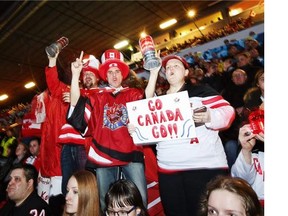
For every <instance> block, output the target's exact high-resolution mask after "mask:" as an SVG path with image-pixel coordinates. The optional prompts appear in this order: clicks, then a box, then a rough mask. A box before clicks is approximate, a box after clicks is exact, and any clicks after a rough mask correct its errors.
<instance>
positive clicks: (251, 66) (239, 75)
mask: <svg viewBox="0 0 288 216" xmlns="http://www.w3.org/2000/svg"><path fill="white" fill-rule="evenodd" d="M251 25H252V20H251V19H250V17H249V18H248V19H239V20H236V21H234V22H232V23H230V24H228V25H226V26H224V27H223V28H222V29H218V30H213V31H211V32H209V34H208V35H203V36H202V37H195V38H194V39H190V40H188V41H185V42H184V43H183V44H175V45H174V46H173V47H172V48H171V49H167V50H162V52H161V56H165V55H167V54H171V53H175V52H179V51H180V50H182V49H186V48H189V47H193V46H197V45H201V44H204V43H207V42H208V41H211V40H215V39H218V38H221V37H223V36H226V35H229V34H231V33H234V32H237V31H241V30H243V29H245V28H248V27H250V26H251ZM256 36H257V35H255V34H253V32H250V34H249V35H248V36H247V38H246V39H245V40H244V41H243V42H244V43H242V44H240V43H237V41H232V42H231V41H224V44H225V45H227V55H226V56H225V57H221V56H218V55H214V56H213V55H212V57H210V58H209V59H207V58H205V57H203V56H202V55H199V54H198V53H189V54H187V55H185V56H184V58H185V59H186V60H187V62H188V64H189V75H188V77H187V80H186V82H191V83H192V84H204V85H209V86H210V87H212V88H214V89H215V90H216V91H217V92H219V94H221V95H222V96H223V98H224V99H225V100H227V101H228V102H229V103H230V104H231V106H233V108H234V109H235V111H236V118H235V120H234V121H233V123H232V125H231V126H230V128H228V129H226V130H223V131H221V132H220V137H221V140H222V142H223V145H224V149H225V152H226V156H227V160H228V165H229V168H231V167H232V166H233V164H234V162H235V161H236V159H237V157H238V154H239V152H240V151H241V145H239V143H238V135H239V129H240V128H241V127H242V126H243V125H244V124H247V123H249V119H248V116H249V114H250V113H251V111H253V110H257V109H264V85H263V86H262V85H261V83H260V82H261V80H262V82H263V83H264V43H263V41H257V39H256ZM160 74H161V73H160ZM162 75H163V73H162ZM162 75H160V76H159V77H158V80H157V84H156V93H157V94H159V95H162V94H164V93H165V91H166V90H167V87H168V85H167V80H166V78H165V76H164V75H163V76H162ZM139 83H140V84H139ZM146 84H147V80H139V79H138V78H137V74H136V73H135V72H134V71H131V72H130V74H129V77H128V79H126V80H125V82H124V83H123V85H124V86H130V87H131V86H132V87H138V88H144V87H145V86H146ZM251 94H253V96H251ZM251 97H252V99H251ZM254 99H255V100H257V101H258V102H257V103H254ZM251 104H252V105H251ZM11 131H12V130H11V129H9V130H7V136H5V137H2V140H1V141H2V142H1V154H0V157H1V158H0V177H1V178H0V181H1V182H0V183H1V187H0V189H1V191H0V192H1V194H0V195H1V196H0V197H1V200H0V202H1V201H2V202H3V203H2V204H4V203H5V201H6V200H7V197H6V195H5V193H6V192H5V190H6V186H7V185H8V182H9V173H10V172H11V168H12V166H13V165H15V164H19V163H30V164H32V165H33V163H34V161H38V160H39V157H40V155H38V153H39V151H37V150H35V149H34V148H35V145H36V144H37V145H38V147H39V145H40V138H39V137H38V138H37V139H36V138H35V137H29V138H26V139H23V137H16V136H15V135H13V134H12V132H11ZM34 142H37V143H36V144H35V143H34ZM262 146H264V145H262ZM262 150H263V151H264V147H263V149H262ZM35 151H36V152H35ZM251 151H252V150H251ZM37 157H38V159H37ZM37 163H40V162H39V161H38V162H37ZM37 166H38V165H37ZM37 166H36V165H35V167H36V168H37V169H38V167H37ZM261 198H263V197H261ZM0 208H1V203H0Z"/></svg>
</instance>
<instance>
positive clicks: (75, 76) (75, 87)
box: [70, 51, 83, 106]
mask: <svg viewBox="0 0 288 216" xmlns="http://www.w3.org/2000/svg"><path fill="white" fill-rule="evenodd" d="M82 58H83V51H82V52H81V54H80V57H79V58H77V59H76V61H74V62H72V63H71V71H72V80H71V90H70V93H71V103H70V104H71V106H75V105H76V104H77V101H78V99H79V97H80V87H79V77H80V73H81V70H82V68H83V64H82Z"/></svg>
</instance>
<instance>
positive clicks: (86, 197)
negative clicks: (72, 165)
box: [63, 170, 100, 216]
mask: <svg viewBox="0 0 288 216" xmlns="http://www.w3.org/2000/svg"><path fill="white" fill-rule="evenodd" d="M72 176H74V177H75V179H76V181H77V183H78V195H79V197H78V210H77V213H76V215H77V216H82V215H85V216H99V215H100V213H99V209H100V204H99V193H98V187H97V181H96V177H95V175H94V174H93V173H92V172H90V171H87V170H81V171H77V172H76V173H74V174H73V175H72ZM67 215H69V214H68V213H66V206H65V208H64V212H63V216H67Z"/></svg>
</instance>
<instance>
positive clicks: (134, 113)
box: [126, 91, 196, 144]
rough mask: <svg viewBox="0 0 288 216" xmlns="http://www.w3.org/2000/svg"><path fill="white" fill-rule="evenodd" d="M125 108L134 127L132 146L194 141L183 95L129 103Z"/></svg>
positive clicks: (192, 129)
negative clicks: (184, 140) (188, 139)
mask: <svg viewBox="0 0 288 216" xmlns="http://www.w3.org/2000/svg"><path fill="white" fill-rule="evenodd" d="M126 106H127V110H128V116H129V121H130V123H131V124H133V125H134V126H135V127H136V130H135V132H134V133H133V141H134V143H135V144H145V143H146V144H152V143H156V142H158V141H163V140H171V139H185V138H193V137H196V132H195V125H194V121H193V119H192V111H191V107H190V102H189V97H188V92H187V91H183V92H179V93H175V94H169V95H164V96H160V97H154V98H149V99H144V100H139V101H134V102H129V103H127V104H126Z"/></svg>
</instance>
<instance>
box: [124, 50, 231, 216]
mask: <svg viewBox="0 0 288 216" xmlns="http://www.w3.org/2000/svg"><path fill="white" fill-rule="evenodd" d="M162 66H163V67H164V68H165V70H166V72H165V73H166V78H167V81H168V82H169V88H168V90H167V92H166V94H167V95H168V94H173V93H177V92H180V91H188V95H189V100H190V104H191V115H192V117H193V120H194V123H195V128H194V130H195V132H196V137H195V138H193V139H190V138H189V139H187V138H186V139H177V140H176V139H172V140H168V141H160V142H158V143H157V145H156V149H157V161H158V167H159V185H160V196H161V201H162V204H163V206H164V210H165V214H166V215H167V216H169V215H181V216H187V215H189V216H191V215H197V211H198V209H199V207H198V205H199V200H200V197H201V194H202V192H204V190H205V187H206V184H207V183H208V182H209V181H210V180H211V179H212V178H213V177H215V176H217V175H219V174H222V175H225V174H228V172H229V171H228V165H227V160H226V155H225V152H224V149H223V145H222V142H221V139H220V138H219V136H218V132H219V130H222V129H224V128H227V127H229V126H230V124H231V122H232V120H233V119H234V115H235V114H234V109H233V107H232V106H230V104H229V102H227V101H226V100H224V99H223V98H222V96H221V95H219V93H217V92H216V91H215V90H213V89H212V88H210V87H208V86H204V85H191V84H190V82H185V79H186V77H187V76H188V73H189V71H188V67H189V66H188V64H187V62H186V60H185V59H183V58H182V57H179V56H176V55H170V56H167V57H165V58H164V59H163V61H162ZM159 69H160V67H158V68H154V69H151V70H150V77H149V82H148V85H147V87H146V89H145V94H146V98H151V97H153V96H154V95H155V93H154V92H155V86H156V80H157V77H158V71H159ZM192 113H193V114H192ZM129 131H131V130H129Z"/></svg>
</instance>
